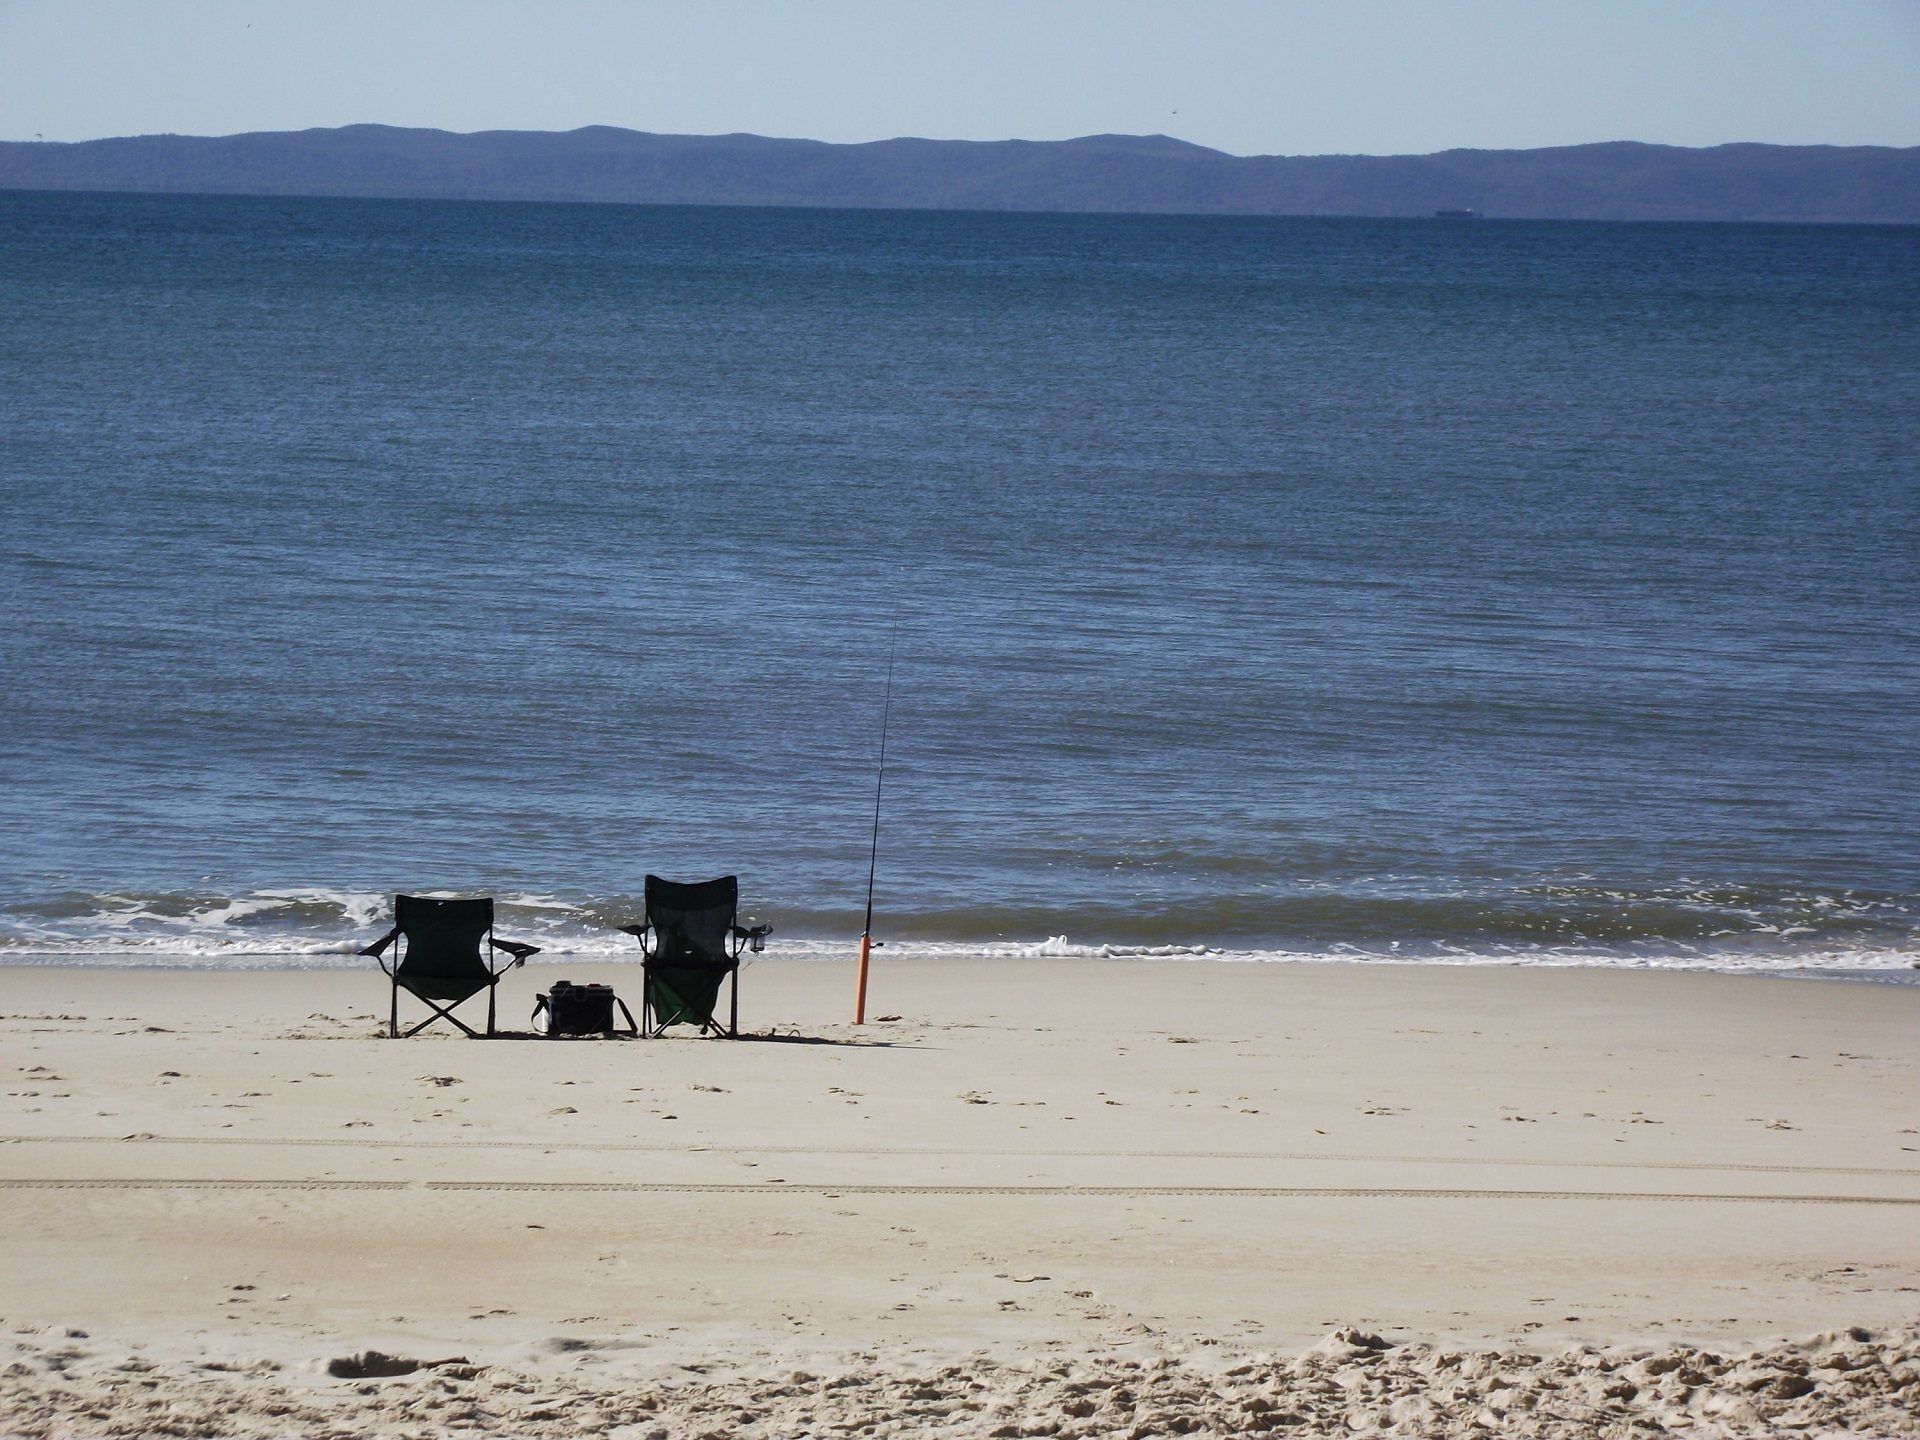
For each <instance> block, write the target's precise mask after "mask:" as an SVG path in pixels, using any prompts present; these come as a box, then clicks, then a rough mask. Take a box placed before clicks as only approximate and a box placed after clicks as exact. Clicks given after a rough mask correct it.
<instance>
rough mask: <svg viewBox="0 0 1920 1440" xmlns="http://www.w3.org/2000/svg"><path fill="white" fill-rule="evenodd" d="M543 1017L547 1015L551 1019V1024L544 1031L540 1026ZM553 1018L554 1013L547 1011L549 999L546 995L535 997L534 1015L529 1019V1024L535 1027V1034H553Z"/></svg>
mask: <svg viewBox="0 0 1920 1440" xmlns="http://www.w3.org/2000/svg"><path fill="white" fill-rule="evenodd" d="M542 1015H546V1016H548V1018H549V1024H548V1025H547V1027H546V1028H545V1029H542V1028H541V1026H540V1017H541V1016H542ZM551 1018H552V1012H551V1011H550V1010H548V1009H547V997H546V996H544V995H537V996H535V997H534V1001H533V1014H532V1015H530V1016H528V1017H527V1023H528V1024H529V1025H531V1026H532V1027H533V1033H534V1034H536V1035H550V1034H552V1033H553V1026H552V1024H551Z"/></svg>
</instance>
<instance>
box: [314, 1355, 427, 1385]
mask: <svg viewBox="0 0 1920 1440" xmlns="http://www.w3.org/2000/svg"><path fill="white" fill-rule="evenodd" d="M419 1368H420V1362H419V1361H418V1360H409V1359H407V1358H406V1357H405V1356H402V1355H388V1354H385V1353H384V1352H382V1351H379V1350H362V1351H361V1352H360V1353H359V1354H358V1355H341V1356H337V1357H335V1358H334V1359H332V1360H329V1361H328V1362H327V1374H329V1375H331V1376H333V1378H334V1379H336V1380H384V1379H388V1378H390V1377H392V1376H395V1375H411V1374H413V1372H414V1371H416V1370H418V1369H419Z"/></svg>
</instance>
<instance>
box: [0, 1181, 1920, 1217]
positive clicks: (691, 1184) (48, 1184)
mask: <svg viewBox="0 0 1920 1440" xmlns="http://www.w3.org/2000/svg"><path fill="white" fill-rule="evenodd" d="M0 1190H313V1191H329V1190H347V1191H352V1190H381V1191H394V1190H415V1191H457V1192H463V1193H472V1192H499V1193H507V1194H512V1193H526V1194H543V1195H544V1194H627V1195H768V1196H772V1195H823V1196H831V1197H834V1198H839V1197H842V1196H847V1195H896V1196H915V1195H925V1196H960V1197H966V1196H980V1197H989V1196H997V1197H1014V1198H1051V1197H1070V1198H1080V1199H1100V1198H1112V1199H1133V1200H1143V1199H1159V1198H1177V1199H1200V1200H1213V1199H1219V1200H1318V1199H1343V1200H1611V1201H1636V1202H1658V1203H1663V1204H1694V1205H1896V1206H1907V1207H1911V1208H1915V1209H1920V1196H1913V1197H1908V1196H1895V1195H1749V1194H1712V1193H1706V1192H1700V1191H1658V1190H1491V1189H1490V1190H1475V1189H1464V1188H1453V1187H1448V1188H1441V1187H1433V1188H1423V1187H1416V1186H1405V1187H1401V1186H1360V1185H886V1184H846V1185H834V1184H828V1183H824V1182H814V1181H808V1182H783V1181H777V1180H774V1181H755V1182H751V1183H728V1182H724V1181H687V1182H675V1181H666V1180H425V1181H418V1182H414V1181H407V1180H237V1179H177V1180H168V1179H159V1178H151V1177H140V1178H131V1177H128V1178H119V1179H102V1178H88V1179H16V1178H11V1177H0Z"/></svg>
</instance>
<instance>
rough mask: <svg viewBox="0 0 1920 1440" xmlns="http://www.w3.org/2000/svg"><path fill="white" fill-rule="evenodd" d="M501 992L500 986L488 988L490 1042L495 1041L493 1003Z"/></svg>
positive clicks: (488, 1036) (495, 985) (488, 1035)
mask: <svg viewBox="0 0 1920 1440" xmlns="http://www.w3.org/2000/svg"><path fill="white" fill-rule="evenodd" d="M499 992H500V987H499V985H498V984H493V985H489V986H488V987H487V1038H488V1039H489V1040H491V1039H493V1001H494V997H495V996H496V995H497V994H499Z"/></svg>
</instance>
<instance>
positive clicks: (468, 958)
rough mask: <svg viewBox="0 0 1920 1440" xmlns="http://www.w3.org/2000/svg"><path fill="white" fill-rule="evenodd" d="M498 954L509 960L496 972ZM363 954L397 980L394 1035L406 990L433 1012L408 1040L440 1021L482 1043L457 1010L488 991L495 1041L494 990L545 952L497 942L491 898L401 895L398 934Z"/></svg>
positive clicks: (390, 1026)
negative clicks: (390, 956) (390, 955)
mask: <svg viewBox="0 0 1920 1440" xmlns="http://www.w3.org/2000/svg"><path fill="white" fill-rule="evenodd" d="M395 941H398V942H399V948H398V949H397V950H395V951H394V963H393V964H392V965H391V966H389V965H388V964H387V962H386V959H385V958H384V955H385V951H386V949H387V947H388V946H389V945H392V944H394V942H395ZM483 945H484V946H485V949H484V950H483V949H482V948H481V947H482V946H483ZM494 951H499V952H502V953H504V954H505V955H506V956H508V960H507V963H506V964H505V965H502V966H500V968H499V969H497V970H496V969H495V968H494V965H493V953H492V952H494ZM360 953H361V954H362V955H371V956H373V958H374V959H376V960H378V961H379V962H380V968H381V969H382V970H385V971H386V972H387V974H388V975H389V976H390V977H392V980H393V1007H392V1009H391V1011H390V1012H389V1014H388V1017H387V1033H388V1034H389V1035H391V1036H395V1037H398V1036H399V1035H400V992H401V991H402V990H405V991H407V992H408V993H409V994H411V995H414V996H416V997H417V998H419V999H420V1000H422V1001H423V1002H425V1004H426V1006H427V1008H428V1009H429V1010H431V1011H433V1013H432V1014H431V1015H429V1016H427V1018H426V1019H424V1020H422V1021H421V1022H420V1023H419V1024H418V1025H416V1026H414V1027H413V1028H412V1029H411V1030H409V1031H407V1034H408V1035H418V1034H419V1033H420V1032H421V1031H422V1030H424V1029H426V1028H427V1026H429V1025H431V1024H432V1023H433V1022H434V1021H436V1020H450V1021H452V1022H453V1023H454V1024H455V1025H458V1026H459V1027H460V1028H461V1029H462V1030H464V1031H466V1033H467V1034H469V1035H472V1036H473V1037H474V1038H475V1039H478V1038H479V1033H478V1032H477V1031H475V1030H474V1029H473V1027H472V1026H470V1025H468V1024H467V1023H466V1022H465V1021H464V1020H462V1019H461V1018H460V1017H459V1016H458V1015H455V1014H454V1013H453V1010H454V1007H455V1006H457V1005H459V1004H460V1003H461V1002H462V1001H464V1000H468V999H470V998H472V997H473V996H474V995H477V994H478V993H479V992H480V991H482V990H485V991H486V992H487V1034H488V1035H492V1034H493V1033H494V1031H493V1010H494V987H495V986H496V985H498V984H499V983H500V977H501V976H502V975H504V974H506V973H507V971H509V970H511V969H512V968H513V967H514V966H516V965H520V964H524V963H525V961H526V958H527V957H528V956H529V955H538V954H539V953H540V947H539V946H538V945H521V944H517V943H516V942H514V941H512V940H499V939H496V938H495V937H494V933H493V901H492V899H491V898H488V899H481V900H428V899H424V898H423V897H421V896H419V895H396V896H394V897H393V929H391V930H389V931H388V932H387V933H386V934H385V935H382V936H381V937H380V938H379V939H378V940H376V941H374V943H373V944H371V945H369V946H367V948H366V949H364V950H362V951H361V952H360Z"/></svg>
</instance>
